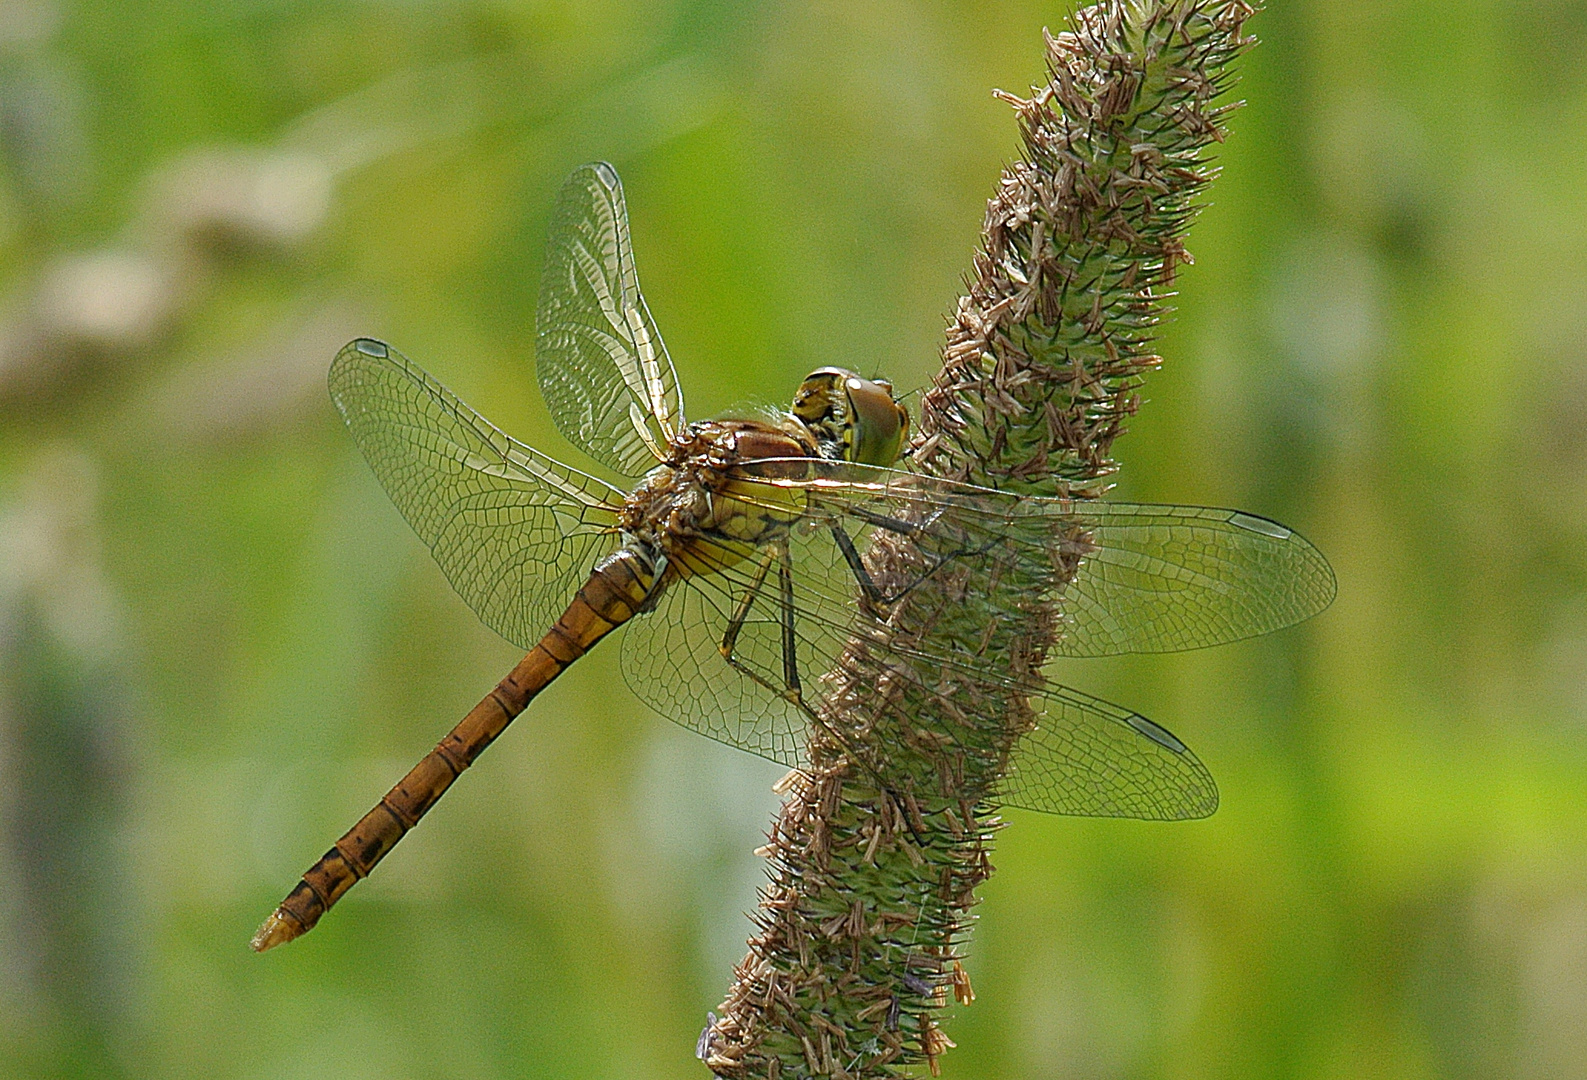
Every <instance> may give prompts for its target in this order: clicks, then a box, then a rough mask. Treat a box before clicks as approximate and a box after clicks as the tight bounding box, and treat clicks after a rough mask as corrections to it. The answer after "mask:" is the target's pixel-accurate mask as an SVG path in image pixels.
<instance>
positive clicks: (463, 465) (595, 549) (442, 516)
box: [330, 338, 622, 649]
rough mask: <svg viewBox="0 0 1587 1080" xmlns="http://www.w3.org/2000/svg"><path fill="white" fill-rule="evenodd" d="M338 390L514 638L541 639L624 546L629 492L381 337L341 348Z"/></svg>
mask: <svg viewBox="0 0 1587 1080" xmlns="http://www.w3.org/2000/svg"><path fill="white" fill-rule="evenodd" d="M330 389H331V400H332V401H334V402H335V403H336V408H337V410H338V411H340V412H341V414H342V419H344V420H345V421H346V422H347V427H348V429H349V430H350V431H351V432H352V434H353V439H354V441H355V442H357V443H358V448H359V449H360V450H362V451H363V452H364V457H365V458H366V459H367V460H368V461H369V466H370V468H371V469H373V470H374V473H375V476H376V477H378V478H379V480H380V483H381V485H382V486H383V487H384V488H385V489H386V493H387V494H389V495H390V496H391V501H392V502H394V503H395V504H396V505H397V509H398V510H400V511H401V512H402V516H403V517H404V518H406V519H407V521H408V524H409V525H412V526H413V530H414V532H416V533H418V534H419V538H420V539H421V540H423V541H424V542H425V544H426V545H428V546H429V548H430V551H431V553H432V554H433V555H434V556H435V561H436V562H437V563H439V564H440V567H441V570H442V572H443V573H445V574H446V578H447V580H448V581H450V582H451V583H452V587H453V588H454V589H456V590H457V593H458V595H459V596H461V597H462V598H463V600H464V601H465V602H466V603H467V604H468V606H469V607H471V608H473V609H474V611H475V613H476V614H477V615H479V617H480V619H481V621H483V622H484V623H485V625H486V626H489V627H490V628H491V629H492V630H494V631H496V632H497V633H498V634H500V635H501V636H502V637H504V638H506V639H507V640H509V641H511V642H513V643H515V644H517V645H519V646H521V647H523V648H526V649H527V648H529V647H530V646H532V645H533V644H534V643H535V642H537V641H539V640H540V637H541V635H542V634H544V633H545V631H546V629H547V628H548V627H549V626H550V625H551V623H552V621H553V620H555V618H556V617H557V615H559V614H560V613H561V612H562V610H563V608H564V607H565V606H566V605H567V603H568V600H569V599H570V598H571V597H572V595H573V594H574V592H575V591H576V590H577V589H578V587H579V585H580V584H582V583H583V581H584V578H585V576H586V575H587V574H588V573H589V571H590V568H591V567H592V566H594V564H595V563H596V561H597V560H598V559H600V557H601V556H603V555H605V554H606V553H607V552H609V551H611V550H612V549H613V548H615V547H616V544H617V536H616V532H615V530H614V528H613V525H614V523H615V521H616V518H615V510H616V508H617V507H618V506H620V505H621V503H622V492H620V491H618V490H617V489H616V488H614V487H612V486H611V485H609V484H606V483H604V482H602V481H600V480H597V479H595V478H594V477H591V476H586V475H584V474H583V473H580V472H578V471H577V470H575V469H571V468H569V467H567V466H566V465H563V464H561V463H560V462H558V461H556V460H554V459H552V458H549V457H547V456H546V455H544V454H542V453H540V452H539V451H537V450H534V449H532V448H530V447H528V446H525V445H524V444H523V443H520V442H518V441H516V440H514V439H512V438H510V437H509V436H507V435H504V434H502V432H500V431H498V430H497V429H496V428H495V427H494V426H492V424H491V423H490V421H488V420H486V419H485V418H484V417H482V416H480V415H479V414H478V413H476V412H474V410H472V409H470V408H469V407H468V406H467V405H465V404H463V403H462V402H461V401H459V400H458V399H457V398H456V397H454V396H453V395H452V394H451V393H450V392H448V391H447V389H446V388H445V387H443V386H442V385H441V384H440V383H438V382H436V381H435V380H434V379H432V378H431V377H430V376H429V375H427V374H425V372H424V371H423V370H422V369H420V368H419V367H418V366H417V365H415V364H413V363H411V362H410V361H409V360H408V359H407V358H406V357H404V356H403V355H402V354H401V353H399V352H397V351H396V350H395V349H393V348H390V347H389V346H387V345H385V344H383V343H382V342H379V341H373V340H371V339H369V338H359V339H358V340H356V341H353V342H351V343H350V344H348V345H347V346H346V347H345V348H343V349H342V351H341V352H339V353H337V355H336V359H335V360H334V361H333V362H332V364H331V373H330Z"/></svg>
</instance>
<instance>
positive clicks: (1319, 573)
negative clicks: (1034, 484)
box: [744, 458, 1336, 656]
mask: <svg viewBox="0 0 1587 1080" xmlns="http://www.w3.org/2000/svg"><path fill="white" fill-rule="evenodd" d="M751 471H753V472H755V473H757V474H760V475H761V477H762V479H761V480H760V483H761V484H763V485H765V487H764V491H765V494H764V497H763V498H761V499H757V498H756V497H755V496H754V495H753V494H746V495H745V496H744V497H745V498H746V499H747V500H749V501H752V502H756V503H757V505H758V504H760V503H761V502H764V503H766V504H767V505H771V504H774V503H776V502H778V501H780V502H782V503H783V504H786V502H787V499H788V497H789V491H790V489H797V490H799V491H801V492H803V493H804V495H805V497H806V499H807V500H808V503H809V505H810V507H811V509H812V511H813V512H815V513H818V514H823V515H826V516H828V517H830V518H833V519H841V520H846V521H849V522H851V523H855V524H858V525H865V526H872V524H873V523H875V522H882V523H884V524H886V523H893V526H894V527H895V528H898V529H900V530H903V531H910V532H912V533H913V534H914V535H916V536H917V537H920V538H921V539H922V540H923V541H924V542H926V543H927V544H928V546H934V547H935V548H936V549H938V550H939V551H942V552H943V553H944V554H945V555H946V556H949V557H956V558H960V559H961V560H962V559H963V558H968V557H969V556H972V555H973V557H974V564H975V566H977V567H978V568H979V572H982V573H986V574H988V575H995V574H997V573H998V569H999V567H1000V566H1012V565H1014V564H1015V563H1016V562H1025V563H1034V564H1038V565H1039V564H1045V565H1047V566H1048V567H1050V570H1051V579H1052V585H1053V588H1054V589H1055V590H1061V593H1062V598H1063V600H1062V609H1063V612H1064V617H1065V626H1064V633H1063V636H1062V637H1061V638H1060V640H1059V641H1058V643H1057V644H1056V645H1055V646H1054V652H1055V653H1056V654H1058V655H1062V656H1112V655H1118V654H1121V653H1159V652H1179V651H1182V650H1186V649H1198V648H1204V647H1207V646H1211V645H1223V644H1227V643H1229V642H1233V641H1240V640H1243V639H1245V638H1250V637H1256V636H1258V635H1261V634H1266V633H1270V632H1272V631H1274V630H1280V629H1282V628H1284V627H1286V626H1292V625H1294V624H1295V623H1298V622H1301V621H1303V620H1305V619H1308V618H1310V617H1311V616H1313V615H1315V614H1317V613H1318V612H1320V611H1322V610H1323V609H1324V608H1326V607H1327V606H1328V605H1329V604H1330V603H1332V601H1333V598H1334V593H1335V591H1336V586H1335V582H1334V575H1333V570H1332V568H1330V567H1329V565H1328V561H1327V560H1326V559H1325V558H1323V556H1322V553H1321V552H1319V551H1318V550H1317V549H1316V548H1315V547H1313V546H1312V545H1311V544H1310V543H1308V542H1307V541H1306V540H1305V539H1304V538H1303V537H1301V536H1300V535H1299V534H1298V533H1296V532H1294V531H1292V530H1290V529H1288V528H1286V527H1285V526H1283V525H1280V524H1278V523H1277V522H1274V521H1269V520H1267V519H1266V518H1261V517H1257V516H1255V515H1253V514H1246V513H1241V512H1240V511H1236V510H1220V509H1214V508H1209V507H1199V506H1166V505H1165V506H1153V505H1143V504H1135V503H1115V502H1101V501H1083V500H1073V499H1040V498H1029V497H1020V496H1015V495H1011V494H1008V493H1006V492H1000V491H993V490H990V489H987V488H977V487H972V486H969V485H965V484H955V483H951V482H948V481H943V480H936V479H933V478H930V477H924V476H917V475H915V474H913V473H906V472H901V471H899V470H894V469H880V468H874V467H870V466H863V465H851V464H845V463H838V462H829V461H823V460H820V459H814V458H810V459H806V458H799V459H787V460H786V461H766V462H757V463H755V465H754V466H752V467H751ZM774 474H775V475H774ZM956 552H960V553H963V554H962V555H959V556H955V555H954V553H956ZM1071 574H1072V575H1073V581H1072V582H1071V583H1069V584H1065V583H1064V582H1065V580H1066V579H1067V578H1068V577H1069V576H1070V575H1071Z"/></svg>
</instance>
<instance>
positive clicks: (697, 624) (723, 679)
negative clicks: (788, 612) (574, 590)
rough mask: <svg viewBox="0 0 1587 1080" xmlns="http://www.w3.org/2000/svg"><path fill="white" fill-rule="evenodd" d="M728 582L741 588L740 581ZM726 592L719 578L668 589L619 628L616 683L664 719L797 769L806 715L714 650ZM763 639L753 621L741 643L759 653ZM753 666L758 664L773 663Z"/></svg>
mask: <svg viewBox="0 0 1587 1080" xmlns="http://www.w3.org/2000/svg"><path fill="white" fill-rule="evenodd" d="M731 580H732V583H736V584H738V585H740V586H744V585H746V584H747V582H745V581H744V579H743V578H742V576H740V575H733V577H732V579H731ZM729 585H730V581H729V579H728V578H725V577H724V578H719V579H717V580H712V579H710V578H699V579H695V580H694V581H692V582H686V583H681V584H677V585H674V586H673V587H672V588H670V589H668V590H667V591H666V592H665V593H664V594H662V598H661V602H660V603H659V604H658V605H657V607H656V609H655V610H654V611H652V612H650V613H648V614H644V615H638V616H635V617H634V618H633V619H631V620H630V621H629V622H628V624H627V625H626V626H625V627H623V677H624V678H625V679H626V680H627V682H628V686H629V689H631V690H632V691H633V692H634V696H636V697H638V698H639V699H640V700H641V701H643V702H644V703H645V704H646V705H649V706H650V707H651V708H652V709H655V710H656V711H657V712H658V713H660V714H661V715H662V716H665V717H666V718H667V719H669V720H673V721H676V722H677V723H679V724H682V725H683V726H684V727H686V728H689V729H690V730H692V731H697V732H699V733H700V734H701V735H705V736H707V737H709V738H712V739H715V740H717V741H718V742H723V743H727V744H728V745H729V746H736V747H738V748H739V749H740V750H748V751H749V752H750V753H752V754H755V755H757V756H758V757H763V758H766V759H768V760H770V761H776V762H780V763H782V764H784V765H787V766H789V767H790V768H792V767H794V766H796V765H798V764H800V755H801V750H802V748H803V746H804V743H805V739H806V732H805V727H806V723H807V721H806V719H805V714H804V713H803V712H801V711H800V709H799V707H798V706H796V705H794V704H792V703H791V702H789V701H787V700H786V699H784V698H781V697H779V696H778V695H777V694H775V693H774V692H772V691H771V690H770V689H768V688H767V687H766V686H764V685H761V684H759V683H757V682H756V681H755V680H754V679H751V678H748V677H746V676H745V675H743V674H741V673H740V672H738V671H736V670H734V668H733V667H732V666H730V665H729V664H728V662H727V660H726V659H724V658H723V656H722V653H721V650H720V648H719V646H720V645H721V642H722V636H723V634H724V633H725V632H726V630H727V625H728V620H729V619H730V617H731V614H732V611H733V605H734V597H733V596H732V595H731V591H730V588H729ZM766 603H767V604H768V605H770V604H771V603H772V601H771V598H770V597H769V596H768V597H767V599H766ZM767 636H768V635H767V630H766V627H765V626H764V624H763V623H762V621H761V620H760V619H757V620H755V621H754V622H753V623H752V624H751V625H750V627H749V634H748V639H747V640H745V641H743V642H742V644H744V645H746V646H748V647H750V648H752V649H753V648H755V647H756V646H763V645H764V643H765V639H766V638H767ZM761 651H762V653H763V652H764V650H763V649H762V650H761ZM759 659H760V661H761V664H762V665H764V664H765V663H766V662H767V661H771V659H772V658H770V657H767V656H765V655H761V656H760V657H759ZM774 663H778V664H780V659H778V660H776V661H774Z"/></svg>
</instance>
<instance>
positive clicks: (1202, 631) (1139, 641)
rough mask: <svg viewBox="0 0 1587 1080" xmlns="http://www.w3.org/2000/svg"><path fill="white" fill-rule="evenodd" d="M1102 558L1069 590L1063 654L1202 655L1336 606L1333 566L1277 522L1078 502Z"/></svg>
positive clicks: (1204, 510)
mask: <svg viewBox="0 0 1587 1080" xmlns="http://www.w3.org/2000/svg"><path fill="white" fill-rule="evenodd" d="M1074 513H1075V516H1076V518H1077V519H1078V520H1079V521H1080V522H1082V523H1083V524H1084V525H1085V527H1086V528H1087V529H1088V530H1089V531H1090V534H1091V537H1092V541H1093V543H1094V544H1095V546H1096V550H1095V551H1093V552H1091V553H1090V554H1089V555H1087V556H1086V558H1085V559H1084V561H1083V562H1082V563H1081V565H1080V570H1079V573H1078V574H1077V575H1076V577H1075V581H1074V584H1073V585H1071V586H1070V587H1069V588H1068V589H1066V590H1065V591H1064V601H1063V610H1064V613H1065V616H1066V617H1067V625H1066V627H1065V632H1064V635H1063V637H1062V638H1061V639H1060V640H1059V642H1058V644H1057V647H1056V649H1055V650H1054V651H1055V652H1057V653H1060V654H1062V655H1064V656H1114V655H1118V654H1120V653H1161V652H1180V651H1183V650H1186V649H1199V648H1203V647H1205V646H1208V645H1222V644H1225V643H1227V642H1231V641H1241V640H1244V639H1245V638H1250V637H1256V636H1258V635H1260V634H1266V633H1270V632H1272V631H1274V630H1282V629H1283V628H1284V627H1286V626H1293V625H1294V624H1296V623H1298V622H1301V621H1303V620H1305V619H1309V618H1311V617H1312V616H1313V615H1315V614H1317V613H1318V612H1320V611H1322V610H1323V609H1324V608H1326V607H1327V606H1328V605H1329V604H1330V603H1332V602H1333V598H1334V593H1335V584H1334V575H1333V570H1332V568H1330V567H1329V565H1328V560H1327V559H1325V558H1323V556H1322V553H1321V552H1319V551H1318V550H1317V549H1316V548H1315V547H1313V546H1312V545H1311V544H1310V543H1308V542H1307V541H1306V540H1305V539H1304V538H1303V537H1302V536H1300V535H1299V534H1298V533H1296V532H1294V531H1293V530H1291V529H1288V528H1286V527H1285V526H1283V525H1280V524H1279V523H1278V522H1276V521H1269V520H1268V519H1266V518H1261V517H1257V516H1256V515H1254V514H1245V513H1241V512H1240V511H1238V510H1219V509H1214V508H1210V507H1202V506H1150V505H1140V504H1135V503H1114V502H1090V503H1075V504H1074Z"/></svg>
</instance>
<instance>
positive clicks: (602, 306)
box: [535, 162, 684, 478]
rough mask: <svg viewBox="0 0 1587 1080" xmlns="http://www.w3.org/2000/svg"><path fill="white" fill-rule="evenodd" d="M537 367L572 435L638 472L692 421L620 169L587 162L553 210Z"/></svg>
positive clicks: (603, 458) (608, 460)
mask: <svg viewBox="0 0 1587 1080" xmlns="http://www.w3.org/2000/svg"><path fill="white" fill-rule="evenodd" d="M535 322H536V325H535V369H536V371H537V373H538V375H539V379H540V392H541V394H543V395H544V396H545V399H546V405H547V406H549V407H550V409H551V416H552V418H553V419H555V421H556V424H557V427H558V429H559V430H560V431H561V432H562V434H563V435H565V436H567V439H568V441H569V442H571V443H573V444H574V445H575V446H577V447H579V448H580V449H582V450H584V451H585V452H586V453H588V454H589V455H590V456H591V457H593V458H594V459H595V460H597V461H599V462H601V464H603V465H606V466H608V467H610V468H612V469H615V470H616V471H617V472H618V473H620V474H621V475H623V476H628V477H634V478H638V477H640V476H643V475H644V474H645V473H646V472H647V471H649V470H650V469H651V468H652V467H653V466H654V465H655V464H656V462H657V461H658V460H660V458H661V457H662V456H663V454H664V451H665V450H666V447H667V444H668V442H669V441H670V440H671V438H672V436H673V435H674V433H676V432H677V431H678V430H679V429H680V428H682V427H683V424H684V418H683V391H682V389H681V388H680V387H679V385H678V376H677V373H676V372H675V371H673V368H672V360H671V358H670V357H669V356H668V355H667V348H666V346H665V345H663V344H662V342H661V333H660V331H658V330H657V329H656V323H655V320H654V319H652V318H651V316H650V309H649V308H647V307H646V306H645V298H644V297H643V296H642V295H641V294H640V292H639V274H638V271H637V270H636V269H635V267H634V250H633V245H632V243H631V242H630V241H629V237H628V208H627V206H626V204H625V203H624V201H623V185H622V182H621V181H619V180H618V179H617V172H616V170H614V169H613V168H612V167H611V166H610V165H608V164H606V163H605V162H595V163H593V164H590V165H582V166H580V167H579V168H577V169H575V170H573V173H572V175H571V176H569V177H568V178H567V181H566V182H565V183H564V184H563V185H562V192H561V194H560V195H558V197H557V203H556V207H555V209H553V210H552V214H551V229H550V237H549V239H548V241H547V244H546V264H545V272H544V273H543V274H542V275H541V278H540V308H539V313H538V315H537V316H536V320H535Z"/></svg>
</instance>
